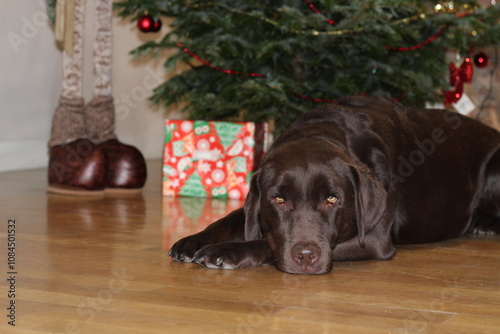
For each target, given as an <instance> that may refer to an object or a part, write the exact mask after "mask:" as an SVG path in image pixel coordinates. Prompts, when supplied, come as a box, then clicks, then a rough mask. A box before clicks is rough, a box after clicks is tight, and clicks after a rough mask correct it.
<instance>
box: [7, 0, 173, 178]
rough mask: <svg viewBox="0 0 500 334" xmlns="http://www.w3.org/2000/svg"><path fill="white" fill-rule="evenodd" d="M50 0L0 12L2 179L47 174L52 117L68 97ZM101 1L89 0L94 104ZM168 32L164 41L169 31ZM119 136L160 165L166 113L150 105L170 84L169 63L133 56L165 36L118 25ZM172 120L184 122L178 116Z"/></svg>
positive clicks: (88, 81)
mask: <svg viewBox="0 0 500 334" xmlns="http://www.w3.org/2000/svg"><path fill="white" fill-rule="evenodd" d="M45 9H46V7H45V0H32V1H15V0H2V1H1V2H0V10H1V12H2V13H3V15H2V20H0V171H7V170H18V169H29V168H39V167H46V166H47V160H48V155H47V153H48V150H47V141H48V140H49V135H50V126H51V121H52V114H53V112H54V109H55V107H56V105H57V102H58V100H59V95H60V93H61V80H62V70H61V59H62V56H61V51H60V50H59V49H58V48H57V47H56V43H55V40H54V33H53V29H52V27H51V25H50V24H49V23H48V20H47V17H46V14H45ZM93 12H94V0H87V9H86V22H85V30H86V32H85V64H84V72H85V73H84V85H85V99H86V101H88V100H90V99H91V98H92V84H93V76H92V71H93V67H92V40H93V36H94V27H93V23H94V15H93ZM165 26H167V24H165V20H164V28H163V33H164V32H165V30H166V29H167V28H166V27H165ZM113 27H114V28H113V33H114V46H113V96H114V97H115V107H116V116H117V117H116V130H117V131H116V132H117V134H118V137H119V139H120V140H121V141H122V142H125V143H128V144H132V145H134V146H136V147H137V148H139V149H140V150H141V151H142V152H143V154H144V155H145V156H146V158H159V157H161V154H162V152H161V149H162V144H163V131H164V129H163V120H164V118H165V117H166V114H165V110H163V109H162V108H158V107H154V106H151V105H150V104H149V102H148V101H147V98H148V97H149V95H150V91H151V89H152V88H153V87H156V86H157V85H158V84H159V83H160V82H162V81H164V80H165V78H166V74H165V73H164V71H163V68H162V62H163V60H164V59H160V60H158V61H154V60H151V59H144V60H141V61H136V60H133V59H132V58H131V57H130V56H129V54H128V53H129V51H130V50H132V49H133V48H135V47H137V46H138V45H140V44H142V43H143V42H145V41H146V39H148V38H160V37H161V33H158V34H144V33H141V32H140V31H138V29H137V28H136V27H135V25H134V24H132V23H130V22H129V21H128V20H122V19H120V18H115V19H114V25H113ZM168 117H172V118H178V117H179V115H178V114H177V112H176V111H172V112H170V113H169V114H168Z"/></svg>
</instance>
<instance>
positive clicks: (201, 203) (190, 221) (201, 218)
mask: <svg viewBox="0 0 500 334" xmlns="http://www.w3.org/2000/svg"><path fill="white" fill-rule="evenodd" d="M243 203H244V201H242V200H224V199H209V198H191V197H163V203H162V228H163V248H164V249H167V250H168V249H170V247H171V246H172V244H173V243H174V242H176V241H177V240H179V239H181V238H183V237H185V236H188V235H191V234H194V233H196V232H199V231H201V230H203V229H204V228H205V227H207V226H208V225H210V224H211V223H213V222H214V221H216V220H218V219H220V218H221V217H223V216H225V215H227V214H228V213H229V212H231V211H233V210H236V209H238V208H240V207H242V206H243Z"/></svg>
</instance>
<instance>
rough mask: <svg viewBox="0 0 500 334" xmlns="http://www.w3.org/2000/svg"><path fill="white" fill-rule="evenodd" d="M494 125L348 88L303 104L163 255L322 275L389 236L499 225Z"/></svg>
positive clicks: (446, 235) (365, 254)
mask: <svg viewBox="0 0 500 334" xmlns="http://www.w3.org/2000/svg"><path fill="white" fill-rule="evenodd" d="M499 217H500V134H499V132H497V131H496V130H494V129H492V128H490V127H488V126H486V125H484V124H482V123H480V122H478V121H475V120H473V119H470V118H466V117H463V116H461V115H459V114H457V113H454V112H450V111H445V110H408V109H405V108H404V107H403V106H402V105H400V104H399V103H397V102H394V101H392V100H389V99H384V98H377V97H368V96H356V97H349V98H346V99H342V100H339V101H338V102H336V103H334V104H330V105H326V106H322V107H319V108H317V109H314V110H312V111H310V112H309V113H306V114H304V115H303V116H302V117H300V118H299V119H298V120H297V121H295V123H293V124H292V125H291V126H290V128H289V129H288V130H286V131H285V132H284V133H283V134H282V135H281V136H280V137H279V138H278V139H277V140H276V141H275V143H274V144H273V145H272V147H271V149H270V150H269V153H268V154H267V155H266V156H265V157H264V159H263V162H262V164H261V166H260V168H259V170H258V171H256V172H255V174H254V175H253V178H252V181H251V187H250V192H249V194H248V196H247V199H246V202H245V204H244V207H243V208H241V209H239V210H236V211H234V212H232V213H230V214H229V215H227V216H226V217H224V218H222V219H220V220H218V221H216V222H215V223H213V224H211V225H210V226H208V227H207V228H206V229H205V230H203V231H202V232H199V233H197V234H194V235H192V236H189V237H186V238H184V239H181V240H180V241H178V242H177V243H175V244H174V245H173V247H172V249H171V250H170V252H169V255H170V256H172V258H173V259H174V260H177V261H184V262H195V263H198V264H200V265H203V266H206V267H208V268H225V269H235V268H243V267H257V266H260V265H263V264H274V265H276V267H277V268H278V269H279V270H281V271H284V272H287V273H307V274H323V273H327V272H329V271H330V270H331V269H332V266H333V262H334V261H355V260H371V259H378V260H389V259H391V258H392V257H393V256H394V254H395V249H394V245H395V244H408V243H429V242H437V241H441V240H445V239H450V238H458V237H460V236H462V235H463V234H464V233H466V232H467V231H470V230H475V231H476V232H477V231H482V232H485V233H486V232H488V231H489V232H491V233H498V232H499V226H500V224H499V220H500V218H499Z"/></svg>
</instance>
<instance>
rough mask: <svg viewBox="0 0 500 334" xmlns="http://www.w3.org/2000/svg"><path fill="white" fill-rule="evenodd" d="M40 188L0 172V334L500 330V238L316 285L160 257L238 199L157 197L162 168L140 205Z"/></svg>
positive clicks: (19, 175)
mask: <svg viewBox="0 0 500 334" xmlns="http://www.w3.org/2000/svg"><path fill="white" fill-rule="evenodd" d="M45 186H46V171H45V170H35V171H21V172H9V173H0V216H1V217H0V218H1V225H0V237H1V238H0V268H1V271H0V278H1V280H0V310H1V311H0V322H1V323H0V333H120V334H127V333H134V334H137V333H190V334H191V333H217V334H225V333H234V334H239V333H242V334H251V333H468V334H470V333H500V238H499V237H495V238H479V239H472V238H466V239H462V240H453V241H449V242H444V243H440V244H433V245H423V246H422V245H420V246H408V247H401V248H399V249H398V254H397V255H396V257H395V259H394V260H392V261H389V262H379V261H368V262H356V263H336V264H335V266H334V270H333V271H332V272H331V273H330V274H327V275H319V276H307V275H290V274H284V273H281V272H279V271H277V270H276V269H275V268H274V267H264V268H258V269H243V270H233V271H230V270H228V271H225V270H217V269H205V268H202V267H199V266H197V265H194V264H183V263H174V262H172V261H171V259H170V258H169V257H168V256H167V251H168V248H169V247H170V245H171V244H172V243H173V242H174V241H176V240H177V239H178V238H180V237H182V236H184V235H187V234H190V233H193V232H195V231H198V230H200V229H202V228H203V227H204V226H206V225H207V224H208V223H210V222H211V221H213V220H214V219H216V218H217V217H219V216H222V215H223V214H224V213H225V212H227V211H229V210H232V209H234V208H236V207H238V206H239V205H240V204H241V203H240V202H224V201H215V200H214V201H210V200H202V199H170V198H162V197H161V196H160V164H159V162H158V161H155V162H152V163H150V176H149V180H148V183H147V186H146V188H145V189H144V191H143V194H142V196H139V197H133V198H119V197H114V198H113V197H109V198H105V199H100V200H95V199H82V198H72V197H61V196H53V195H48V194H47V193H46V192H45ZM9 220H11V222H12V220H15V256H13V255H14V254H10V255H11V257H10V260H11V262H13V263H12V265H13V267H11V268H9V267H8V261H9V258H8V256H9V251H8V244H7V240H6V239H7V228H8V225H9ZM11 225H12V224H11ZM11 230H13V228H11ZM11 241H13V238H12V233H11ZM9 272H15V274H9ZM11 276H13V278H14V280H11V281H9V278H11ZM11 283H13V284H12V285H11ZM9 291H11V292H10V293H9ZM12 292H13V293H15V297H14V296H12ZM9 295H10V297H9ZM12 301H13V302H15V304H14V306H15V310H13V311H14V312H11V310H8V309H7V308H8V307H10V305H11V304H10V303H11V302H12ZM11 308H12V307H11ZM11 313H12V315H13V316H15V325H16V326H15V327H12V326H10V325H9V324H8V322H9V321H12V320H11V319H10V318H9V317H7V315H10V314H11ZM13 318H14V317H12V319H13Z"/></svg>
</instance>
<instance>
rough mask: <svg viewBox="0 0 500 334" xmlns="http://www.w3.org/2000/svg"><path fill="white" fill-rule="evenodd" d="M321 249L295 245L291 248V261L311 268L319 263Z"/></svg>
mask: <svg viewBox="0 0 500 334" xmlns="http://www.w3.org/2000/svg"><path fill="white" fill-rule="evenodd" d="M320 257H321V249H320V248H319V247H318V246H316V245H311V244H297V245H295V246H293V247H292V259H293V260H294V261H295V262H296V263H297V264H299V265H301V266H311V265H313V264H315V263H316V262H318V261H319V258H320Z"/></svg>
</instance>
